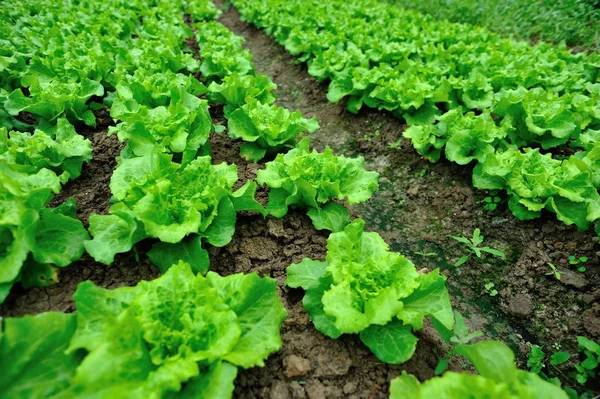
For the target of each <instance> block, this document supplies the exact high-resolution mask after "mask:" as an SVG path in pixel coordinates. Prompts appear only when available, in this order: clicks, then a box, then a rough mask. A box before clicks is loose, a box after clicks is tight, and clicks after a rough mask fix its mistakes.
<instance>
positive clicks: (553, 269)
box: [546, 263, 564, 280]
mask: <svg viewBox="0 0 600 399" xmlns="http://www.w3.org/2000/svg"><path fill="white" fill-rule="evenodd" d="M548 266H549V267H550V269H551V270H550V271H549V272H547V273H546V276H554V278H555V279H557V280H560V276H561V274H564V273H563V272H561V271H559V270H558V269H557V268H556V266H554V265H553V264H552V263H548Z"/></svg>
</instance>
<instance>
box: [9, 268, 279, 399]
mask: <svg viewBox="0 0 600 399" xmlns="http://www.w3.org/2000/svg"><path fill="white" fill-rule="evenodd" d="M74 298H75V304H76V306H77V314H76V315H68V314H62V313H52V312H51V313H44V314H41V315H38V316H34V317H31V316H26V317H24V318H21V319H11V318H9V319H6V321H5V329H4V332H0V354H2V356H0V365H1V366H2V369H3V370H5V372H4V373H3V374H2V376H0V387H1V388H2V392H3V393H5V394H8V395H9V396H11V397H15V398H30V397H36V398H38V397H39V398H52V399H66V398H73V397H80V398H87V397H90V398H91V397H115V398H125V397H127V398H140V399H141V398H162V397H166V398H189V397H203V398H204V397H210V398H219V399H220V398H230V397H231V396H232V393H233V389H234V385H233V383H234V380H235V377H236V375H237V369H238V367H242V368H250V367H255V366H260V367H262V366H264V360H265V359H266V358H267V357H268V356H269V355H270V354H271V353H273V352H275V351H277V350H279V348H280V347H281V336H280V333H279V330H280V328H281V324H282V323H283V320H284V319H285V318H286V316H287V314H286V311H285V309H284V308H283V306H282V305H281V302H280V301H279V297H278V295H277V283H276V281H275V280H274V279H271V278H269V277H267V278H260V277H259V276H258V275H257V274H248V275H244V274H235V275H230V276H227V277H221V276H219V275H217V274H215V273H210V272H209V273H208V275H207V276H206V277H204V276H202V275H201V274H194V273H193V271H192V269H191V267H190V265H188V264H186V263H183V262H179V263H178V264H176V265H173V267H171V268H170V269H169V270H168V271H167V272H166V273H165V274H164V275H163V276H161V277H160V278H158V279H156V280H154V281H149V282H148V281H143V282H141V283H139V284H138V285H137V286H135V287H122V288H118V289H115V290H106V289H103V288H100V287H97V286H95V285H94V284H93V283H92V282H90V281H86V282H83V283H81V284H80V285H79V286H78V288H77V291H76V293H75V295H74ZM9 363H10V364H9Z"/></svg>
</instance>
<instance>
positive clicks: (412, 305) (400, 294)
mask: <svg viewBox="0 0 600 399" xmlns="http://www.w3.org/2000/svg"><path fill="white" fill-rule="evenodd" d="M363 228H364V221H363V220H361V219H356V220H354V221H353V222H352V223H350V224H349V225H348V226H347V227H346V228H345V229H344V231H342V232H339V233H332V234H331V235H330V236H329V239H328V240H327V256H326V260H325V262H318V261H314V260H310V259H304V260H303V261H302V262H300V263H298V264H293V265H291V266H290V267H289V268H288V270H287V272H288V279H287V280H286V284H287V285H288V286H289V287H292V288H297V287H302V288H303V289H305V290H306V295H305V296H304V300H303V304H304V309H305V310H306V311H307V312H308V313H309V314H310V316H311V320H312V321H313V323H314V325H315V327H316V328H317V330H319V331H321V332H323V333H324V334H326V335H327V336H329V337H331V338H337V337H339V336H340V335H341V334H347V333H350V334H352V333H360V339H361V340H362V341H363V343H365V345H367V346H368V347H369V348H370V349H371V351H373V353H374V354H375V355H376V356H377V357H378V358H379V359H380V360H382V361H384V362H387V363H394V364H399V363H403V362H405V361H407V360H408V359H410V358H411V356H412V354H413V353H414V350H415V347H416V343H417V338H416V337H415V336H414V335H413V333H412V330H413V329H420V328H422V327H423V319H424V317H425V316H430V317H432V318H434V319H436V320H437V321H439V322H440V323H442V325H444V326H445V327H446V328H448V329H451V328H452V326H453V324H454V317H453V314H452V308H451V304H450V299H449V297H448V291H447V290H446V286H445V279H444V277H442V276H441V275H440V274H439V270H435V271H433V272H431V273H429V274H424V275H422V274H419V273H417V271H416V269H415V266H414V265H413V264H412V262H410V261H409V260H408V259H406V258H405V257H404V256H402V255H400V254H397V253H395V252H390V251H389V248H388V245H387V244H386V243H385V242H384V241H383V239H382V238H381V237H380V236H379V234H377V233H366V232H363Z"/></svg>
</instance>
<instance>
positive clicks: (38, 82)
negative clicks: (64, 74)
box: [4, 75, 104, 126]
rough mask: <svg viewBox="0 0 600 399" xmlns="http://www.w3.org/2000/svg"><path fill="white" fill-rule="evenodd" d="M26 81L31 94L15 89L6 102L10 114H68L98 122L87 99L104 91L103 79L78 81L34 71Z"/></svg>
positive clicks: (52, 116) (90, 123)
mask: <svg viewBox="0 0 600 399" xmlns="http://www.w3.org/2000/svg"><path fill="white" fill-rule="evenodd" d="M27 83H28V88H29V92H30V95H29V96H25V94H23V91H22V90H21V89H16V90H15V91H13V92H12V93H10V95H9V96H8V98H7V100H6V102H5V103H4V108H5V109H6V111H8V113H9V114H10V115H18V114H19V113H20V112H29V113H31V114H34V115H36V116H38V117H41V118H43V119H46V120H48V121H53V120H55V119H56V118H58V117H60V116H66V117H67V118H68V119H69V121H71V122H72V123H76V122H78V121H83V122H84V123H85V124H86V125H88V126H96V117H95V116H94V113H93V112H92V111H91V110H90V109H89V106H88V104H87V102H88V100H89V99H90V98H91V97H92V96H102V95H103V94H104V88H103V87H102V85H101V84H100V83H98V82H96V81H94V80H90V79H83V80H82V81H81V82H77V83H75V82H69V81H65V80H61V79H59V78H50V77H45V76H40V75H32V76H31V77H30V79H29V80H28V82H27Z"/></svg>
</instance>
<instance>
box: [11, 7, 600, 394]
mask: <svg viewBox="0 0 600 399" xmlns="http://www.w3.org/2000/svg"><path fill="white" fill-rule="evenodd" d="M217 3H218V5H219V6H220V7H221V8H223V9H224V13H223V15H222V16H221V17H220V22H221V23H223V24H224V25H225V26H227V27H228V28H229V29H231V30H232V31H233V32H234V33H236V34H238V35H240V36H243V37H244V38H245V39H246V43H245V46H246V48H247V49H248V50H250V52H251V53H252V55H253V57H254V63H255V65H256V69H257V72H259V73H263V74H266V75H268V76H270V77H271V79H273V81H274V82H275V83H276V84H277V85H278V89H277V91H276V94H277V96H278V104H279V105H282V106H285V107H287V108H289V109H291V110H296V109H299V110H301V111H302V112H303V114H304V115H305V117H312V116H313V115H314V116H316V117H317V119H318V120H319V122H320V124H321V129H320V130H318V131H317V132H316V133H314V134H313V137H312V139H311V142H312V145H313V146H314V147H315V148H317V149H319V150H323V149H324V147H325V146H330V147H332V148H333V149H334V151H335V152H337V153H339V154H344V155H346V156H363V157H364V158H365V161H366V162H365V165H366V167H367V169H371V170H376V171H377V172H379V173H380V189H379V191H378V192H377V193H376V194H375V195H374V197H373V198H372V199H371V200H369V201H368V202H366V203H364V204H362V205H360V206H354V207H352V208H351V213H352V216H354V217H362V218H364V219H365V220H366V222H367V227H368V229H369V230H372V231H377V232H379V233H380V234H381V235H382V236H383V238H384V239H385V240H386V241H387V242H388V243H389V244H390V246H391V248H392V249H393V250H395V251H399V252H402V253H403V254H405V255H406V256H408V257H409V258H410V259H412V260H413V261H414V263H415V264H416V265H417V269H421V268H427V269H430V270H432V269H434V268H437V267H439V268H441V269H442V270H443V273H444V274H445V275H447V276H448V287H449V290H450V293H451V297H452V298H453V304H454V306H455V307H456V309H457V310H458V311H460V312H461V313H463V315H464V316H465V319H466V321H467V324H468V325H469V326H470V327H471V328H472V329H473V330H481V331H482V332H483V333H484V336H485V337H486V338H494V339H500V340H502V341H504V342H506V343H507V344H509V345H510V346H511V347H512V348H513V349H514V350H515V351H516V352H517V355H518V359H519V361H520V362H523V360H524V359H525V358H526V353H527V352H528V345H527V343H532V344H538V345H543V346H544V347H545V348H546V351H547V353H552V352H554V351H556V350H558V349H561V350H566V351H569V352H571V353H572V354H574V353H576V350H577V348H576V336H577V335H584V336H587V337H589V338H591V339H594V340H596V341H599V340H600V284H599V274H598V272H599V271H600V267H599V262H598V261H599V257H600V248H599V247H598V245H597V243H598V238H597V237H596V236H595V235H594V234H593V233H592V232H591V231H590V232H578V231H576V229H575V228H573V227H567V226H565V225H564V224H562V222H559V221H557V220H556V218H555V216H554V215H550V214H545V215H544V216H543V217H542V218H540V219H538V220H534V221H528V222H522V221H518V220H517V219H515V218H514V217H513V216H512V214H511V213H510V211H509V210H508V209H507V208H506V204H505V200H504V199H503V202H502V203H501V204H500V206H499V207H498V209H496V210H494V211H493V212H490V211H486V210H484V209H483V205H482V204H479V203H478V201H481V200H482V199H483V198H484V197H486V196H487V195H489V194H488V193H485V192H480V191H477V190H475V189H474V188H473V187H472V184H471V177H470V176H471V170H470V168H469V167H462V166H458V165H455V164H451V163H449V162H446V161H441V162H439V163H437V164H431V163H428V162H427V161H425V160H423V159H422V158H421V157H419V156H418V154H416V152H415V151H414V150H413V149H412V147H411V146H410V143H409V142H408V141H406V140H404V139H402V140H400V142H399V144H400V148H391V147H390V145H389V144H390V143H395V142H397V141H398V139H399V138H400V137H401V133H402V131H403V130H404V129H405V125H404V124H403V122H402V121H401V120H399V119H397V118H394V117H393V116H391V115H389V114H387V113H384V112H379V111H376V110H365V111H362V112H361V113H360V114H358V115H353V114H350V113H348V112H347V111H346V109H345V105H344V104H332V103H328V102H327V100H326V93H327V86H326V84H323V83H319V82H317V81H316V80H314V79H313V78H311V77H310V76H309V75H308V73H307V71H306V67H305V66H304V65H299V64H297V63H296V61H295V60H294V58H293V57H291V56H290V55H289V54H287V53H286V52H285V50H284V49H283V48H282V47H281V46H279V45H278V44H277V43H275V42H274V41H273V39H272V38H270V37H268V36H266V35H265V34H264V33H263V32H261V31H259V30H257V29H255V28H253V27H252V26H251V25H249V24H247V23H245V22H242V21H240V17H239V14H238V13H237V11H236V10H235V9H228V8H226V7H224V6H223V3H222V2H217ZM189 45H190V47H193V43H189ZM104 112H105V111H104ZM211 114H212V116H213V119H214V121H215V123H216V124H225V122H224V120H223V118H222V116H221V110H220V109H219V108H218V107H214V109H211ZM99 116H100V117H101V118H100V119H101V122H100V123H99V126H98V128H97V129H95V130H87V129H83V130H82V131H80V133H81V134H83V135H85V136H86V137H88V138H89V139H90V140H91V141H92V145H93V148H94V159H93V160H92V161H91V162H90V163H89V164H88V165H85V166H84V169H83V173H82V175H81V176H80V177H79V178H78V179H77V180H75V181H73V182H70V183H68V184H67V185H66V186H65V187H64V189H63V191H62V192H61V194H60V195H59V196H57V197H56V198H55V200H54V201H53V204H52V205H57V204H59V203H61V202H62V201H64V200H65V199H66V198H68V197H71V196H73V197H75V199H76V201H77V204H78V215H79V217H80V218H81V220H82V221H83V222H84V224H85V225H86V226H87V220H88V217H89V215H90V214H91V213H93V212H94V213H106V212H107V211H108V208H109V206H110V204H109V200H110V189H109V187H108V183H109V182H110V177H111V174H112V171H113V169H114V167H115V165H116V161H115V157H116V156H117V155H118V153H119V151H120V150H121V148H122V144H121V143H119V141H118V140H117V138H116V136H107V135H106V131H107V130H106V128H107V126H108V125H109V124H110V123H112V122H111V121H110V118H106V117H105V116H106V115H104V116H103V115H102V114H101V112H100V114H99ZM211 145H212V152H213V161H214V163H220V162H229V163H236V165H237V166H238V174H239V176H240V180H239V181H238V184H237V186H240V185H242V184H243V183H244V181H245V180H246V179H252V178H254V177H255V176H256V171H257V170H258V169H260V168H261V167H262V166H263V165H264V162H265V161H262V162H261V163H259V164H252V163H248V162H246V161H244V160H243V159H242V158H240V157H239V145H240V144H239V143H238V142H233V141H231V140H230V139H228V138H227V136H226V134H219V135H214V134H213V135H212V137H211ZM266 194H267V193H266V190H265V189H259V192H258V198H259V200H260V201H261V202H263V203H264V202H265V201H266ZM476 227H478V228H480V229H481V232H482V234H483V236H484V237H485V241H484V245H488V246H490V247H492V248H496V249H500V250H502V251H504V252H505V253H506V255H507V256H506V259H505V260H501V259H498V258H495V257H493V256H484V257H483V258H482V259H477V258H473V259H470V260H469V261H468V262H467V263H465V264H464V265H462V266H461V267H458V268H456V267H453V266H452V265H453V264H454V262H455V261H456V260H457V259H458V258H460V257H461V256H463V255H465V254H466V250H465V248H464V247H463V246H462V244H460V243H458V242H456V241H454V240H452V239H450V238H448V237H447V235H457V236H460V235H464V236H470V235H471V233H472V232H473V230H474V229H475V228H476ZM326 239H327V234H326V233H325V232H322V231H316V230H315V229H314V228H313V227H312V224H311V222H310V220H309V219H308V217H307V216H306V215H305V214H303V213H302V212H296V211H292V212H290V213H289V214H288V215H286V216H285V217H284V218H282V219H274V218H271V217H269V218H266V219H264V218H262V217H261V216H256V215H253V214H246V213H242V214H240V215H239V216H238V220H237V224H236V233H235V236H234V238H233V240H232V242H231V243H230V244H229V245H227V246H225V247H223V248H211V249H210V251H209V252H210V258H211V270H214V271H216V272H218V273H220V274H222V275H228V274H231V273H238V272H246V273H247V272H253V271H254V272H257V273H259V274H260V275H262V276H271V277H273V278H275V279H277V280H278V282H279V284H278V286H279V294H280V296H281V299H282V302H283V304H284V306H285V308H286V309H287V311H288V318H287V319H286V321H285V322H284V325H283V328H282V331H281V334H282V340H283V347H282V349H281V350H280V351H279V352H278V353H276V354H273V355H272V356H270V357H269V358H268V359H267V361H266V362H265V367H264V368H253V369H249V370H244V371H241V372H240V374H239V375H238V378H237V380H236V391H235V394H234V396H235V397H239V398H309V399H317V398H339V397H347V398H387V397H388V395H389V388H388V387H389V381H390V380H391V379H392V378H394V377H395V376H397V375H398V374H399V373H400V372H401V370H407V371H408V372H410V373H413V374H415V375H416V376H417V377H418V378H420V379H426V378H429V377H432V376H433V374H434V368H435V366H436V364H437V361H438V359H439V358H440V356H441V355H442V354H443V353H444V345H443V344H442V342H441V339H440V337H439V336H438V335H437V333H436V332H435V330H434V329H433V328H432V326H431V325H430V324H426V325H425V327H424V329H423V330H421V331H419V332H418V333H417V335H418V337H419V338H420V340H419V345H418V347H417V352H416V354H415V355H414V356H413V358H412V359H411V360H410V361H409V362H407V363H405V364H403V365H401V366H394V365H386V364H383V363H381V362H380V361H378V360H377V359H376V358H375V357H374V356H373V355H372V354H371V353H370V351H369V350H368V349H367V348H366V347H365V346H364V345H363V344H362V343H361V342H360V341H359V340H358V337H357V336H355V335H348V336H342V337H341V338H340V339H338V340H331V339H329V338H327V337H325V336H324V335H323V334H321V333H319V332H317V331H316V330H315V329H314V327H313V326H312V324H311V322H310V320H309V318H308V316H307V314H306V313H305V312H303V310H302V302H301V300H302V296H303V292H302V290H296V289H289V288H286V287H284V286H283V282H284V280H285V269H286V267H287V266H289V265H290V264H291V263H295V262H299V261H300V260H302V259H303V258H305V257H309V258H312V259H323V258H324V257H325V244H326ZM148 248H149V246H148V243H146V242H142V243H141V244H140V245H138V248H137V254H134V253H129V254H121V255H118V256H117V258H116V261H115V263H114V264H113V265H111V266H110V267H107V266H104V265H102V264H99V263H96V262H94V261H93V259H91V258H89V257H88V256H84V258H82V259H81V260H80V261H78V262H76V263H74V264H73V265H71V266H69V267H67V268H64V269H61V270H60V271H59V279H60V281H59V282H58V283H57V284H55V285H52V286H49V287H44V288H34V289H30V290H23V289H22V288H20V287H18V286H17V287H15V288H14V289H13V291H12V292H11V294H10V296H9V297H8V299H7V300H6V301H5V303H4V304H3V305H2V308H1V310H2V315H3V316H5V317H6V316H21V315H24V314H35V313H39V312H42V311H48V310H56V311H67V312H71V311H74V310H75V309H74V304H73V301H72V298H71V297H72V294H73V292H74V290H75V289H76V286H77V284H78V283H79V282H81V281H84V280H92V281H93V282H95V283H96V284H98V285H100V286H102V287H106V288H116V287H119V286H125V285H134V284H136V283H137V282H139V281H140V280H145V279H152V278H155V277H157V276H158V275H159V272H158V270H157V269H156V268H155V267H154V266H153V265H151V264H150V263H149V261H148V260H147V258H146V256H145V251H146V250H147V249H148ZM569 255H575V256H577V257H580V256H587V257H588V259H589V260H588V262H586V264H585V265H586V267H587V270H586V271H585V272H584V273H581V272H579V271H577V266H571V265H569V261H568V257H569ZM136 258H137V259H139V261H138V260H136ZM549 262H551V263H553V264H554V265H556V267H557V268H558V269H559V270H560V271H561V272H563V273H564V274H562V276H561V279H560V280H557V279H556V278H555V277H553V276H551V275H547V274H546V273H547V272H549V271H550V268H549V267H548V266H547V264H548V263H549ZM489 282H493V283H494V284H495V288H496V289H497V290H498V294H497V295H495V296H493V297H492V296H490V295H489V293H488V292H486V290H485V288H484V285H485V284H486V283H489ZM575 358H576V356H575ZM464 366H465V365H464V364H462V362H461V361H460V360H456V361H454V362H453V363H452V365H451V368H453V369H460V368H462V367H464Z"/></svg>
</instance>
